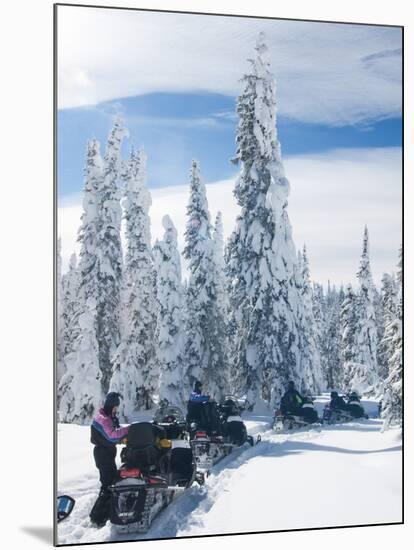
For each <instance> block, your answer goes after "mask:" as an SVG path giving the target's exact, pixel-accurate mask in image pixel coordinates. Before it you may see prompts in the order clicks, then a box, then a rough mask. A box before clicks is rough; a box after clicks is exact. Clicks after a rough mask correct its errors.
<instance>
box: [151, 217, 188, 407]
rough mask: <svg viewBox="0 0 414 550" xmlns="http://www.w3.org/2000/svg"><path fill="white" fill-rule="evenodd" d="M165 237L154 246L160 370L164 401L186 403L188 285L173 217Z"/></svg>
mask: <svg viewBox="0 0 414 550" xmlns="http://www.w3.org/2000/svg"><path fill="white" fill-rule="evenodd" d="M162 224H163V227H164V231H165V232H164V238H163V239H162V240H160V241H157V242H156V244H155V246H154V257H155V265H156V272H157V306H158V307H157V330H156V342H157V345H156V349H157V362H158V369H159V373H160V385H159V399H160V403H162V402H167V403H169V404H170V405H177V406H180V407H181V406H182V405H183V403H184V401H185V393H184V390H185V387H184V384H183V379H184V375H185V372H186V369H185V364H184V359H185V357H184V353H185V350H184V345H185V327H184V319H185V318H184V306H185V301H184V288H183V285H182V281H181V262H180V254H179V252H178V248H177V231H176V229H175V227H174V224H173V222H172V221H171V218H170V217H169V216H164V217H163V220H162Z"/></svg>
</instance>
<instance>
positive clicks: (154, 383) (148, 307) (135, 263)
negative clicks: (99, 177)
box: [110, 150, 158, 418]
mask: <svg viewBox="0 0 414 550" xmlns="http://www.w3.org/2000/svg"><path fill="white" fill-rule="evenodd" d="M123 177H124V179H125V185H126V189H125V193H126V196H125V200H124V208H125V218H126V241H127V252H126V258H125V267H124V276H123V292H122V296H123V308H122V309H123V315H124V319H123V322H122V323H121V327H122V341H121V344H120V346H119V347H118V350H117V352H116V355H115V358H114V371H113V375H112V379H111V384H110V389H111V391H117V392H119V393H121V395H122V396H123V400H122V403H121V406H122V410H121V414H122V415H123V416H124V418H128V417H130V415H131V414H132V413H133V411H134V410H135V409H137V408H138V409H142V408H145V409H148V408H150V407H151V406H152V404H153V401H154V394H155V393H156V391H157V389H158V373H157V370H156V363H155V347H154V338H155V323H156V303H155V286H154V285H155V272H154V260H153V256H152V250H151V232H150V219H149V208H150V206H151V195H150V192H149V191H148V189H147V188H146V155H145V153H144V152H143V151H139V152H138V153H135V152H134V151H133V150H132V152H131V156H130V159H129V162H128V163H127V164H126V166H125V171H124V174H123Z"/></svg>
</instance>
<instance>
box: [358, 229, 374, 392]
mask: <svg viewBox="0 0 414 550" xmlns="http://www.w3.org/2000/svg"><path fill="white" fill-rule="evenodd" d="M357 277H358V280H359V285H360V289H359V294H358V299H357V315H358V329H357V332H358V336H357V350H358V357H357V362H356V364H355V365H354V372H353V377H352V385H353V389H355V390H358V391H360V392H361V393H362V392H366V391H368V389H370V388H371V389H372V390H373V389H374V387H375V386H376V385H377V383H378V364H377V342H378V334H377V320H376V316H375V305H374V283H373V280H372V275H371V266H370V259H369V239H368V228H367V227H366V226H365V229H364V237H363V244H362V255H361V261H360V266H359V270H358V273H357Z"/></svg>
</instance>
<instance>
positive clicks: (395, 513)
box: [58, 396, 402, 544]
mask: <svg viewBox="0 0 414 550" xmlns="http://www.w3.org/2000/svg"><path fill="white" fill-rule="evenodd" d="M326 400H327V396H321V397H320V398H319V399H318V400H317V406H318V409H319V412H320V413H321V412H322V408H323V405H324V403H325V402H326ZM363 404H364V406H365V408H366V410H367V412H368V413H369V414H370V416H371V417H375V416H376V412H377V407H376V403H374V402H372V401H371V402H370V401H364V402H363ZM270 420H271V418H270V416H266V415H246V416H245V421H246V424H247V427H248V431H249V433H250V434H257V433H261V435H262V442H261V443H260V444H259V445H256V446H255V447H244V448H242V449H238V450H237V451H236V452H234V453H232V454H231V455H229V456H228V457H226V458H225V459H224V460H222V461H221V462H220V463H218V464H217V465H216V466H215V467H214V468H213V470H212V473H211V475H210V476H209V478H208V479H207V481H206V484H205V486H204V487H201V488H200V487H198V486H196V485H195V486H193V487H192V488H191V489H189V490H188V491H187V492H186V493H184V494H183V495H181V496H180V497H178V498H177V499H176V500H175V501H174V502H173V503H172V504H171V505H170V506H169V507H168V508H167V509H166V510H164V511H163V512H162V513H161V514H160V515H159V516H158V517H157V518H156V519H155V521H154V522H153V524H152V526H151V529H150V531H149V532H148V533H147V534H146V535H137V536H135V537H134V536H133V535H128V536H125V537H121V536H119V535H116V534H115V533H114V532H113V530H112V528H111V526H110V524H109V523H107V525H106V526H105V527H103V528H101V529H95V528H93V527H92V526H91V524H90V521H89V517H88V515H89V511H90V509H91V507H92V505H93V503H94V501H95V499H96V496H97V492H98V490H99V482H98V472H97V470H96V468H95V465H94V461H93V457H92V446H91V444H90V443H89V428H88V427H84V426H75V425H68V424H59V432H58V487H59V494H63V493H67V494H70V495H72V496H73V497H74V498H75V499H76V506H75V509H74V511H73V512H72V515H71V516H70V517H69V518H68V519H67V520H65V521H64V522H62V523H61V524H60V525H59V532H58V537H59V543H60V544H65V543H72V544H73V543H84V542H98V541H99V542H100V541H109V540H122V538H124V539H128V540H131V539H132V538H147V539H148V538H149V539H151V538H162V537H176V536H178V537H179V536H188V535H204V534H219V533H242V532H249V531H269V530H283V529H297V528H310V527H329V526H338V525H361V524H375V523H384V522H386V523H390V522H399V521H401V517H402V510H401V505H402V496H401V495H402V472H401V467H402V455H401V436H400V432H399V431H394V430H390V431H388V432H385V433H382V432H381V427H382V422H381V421H380V420H379V419H378V418H370V419H369V420H364V421H360V422H353V423H349V424H344V425H335V426H324V427H322V428H314V429H312V430H310V431H308V432H304V431H302V432H296V433H290V434H275V433H274V432H273V431H272V430H270V429H269V422H270Z"/></svg>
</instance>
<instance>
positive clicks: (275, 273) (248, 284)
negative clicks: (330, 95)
mask: <svg viewBox="0 0 414 550" xmlns="http://www.w3.org/2000/svg"><path fill="white" fill-rule="evenodd" d="M255 51H256V55H255V58H254V59H253V60H250V62H251V70H250V72H249V73H248V74H246V75H245V76H244V78H243V81H244V91H243V92H242V94H241V95H240V96H239V98H238V102H237V113H238V115H239V119H240V120H239V125H238V130H237V137H236V143H237V152H236V157H235V159H234V162H235V163H239V164H240V174H239V177H238V179H237V181H236V185H235V189H234V195H235V197H236V199H237V203H238V205H239V206H240V208H241V214H240V215H239V216H238V219H237V223H236V228H235V230H234V231H233V233H232V236H231V238H230V240H229V243H228V247H227V251H226V259H227V262H226V263H227V274H228V277H229V285H230V288H229V293H230V301H231V308H232V312H233V313H232V315H233V319H232V320H231V326H233V327H234V326H235V327H237V330H236V334H235V337H234V346H233V353H232V363H233V375H234V382H235V386H236V390H237V391H239V392H241V393H243V394H245V395H246V396H247V399H248V401H249V402H250V403H251V405H252V406H254V404H256V403H259V402H260V401H262V400H263V401H264V402H265V403H268V404H269V403H272V404H275V403H276V402H277V401H278V400H279V399H280V396H281V394H282V392H283V391H284V387H285V384H286V383H287V382H288V380H289V379H293V380H294V381H295V382H297V383H300V380H301V374H300V372H299V348H298V323H299V321H298V319H297V316H296V311H297V305H298V303H299V301H300V296H299V293H298V289H297V287H296V283H295V280H294V266H295V264H296V252H295V247H294V244H293V240H292V231H291V226H290V222H289V218H288V214H287V198H288V195H289V182H288V180H287V179H286V177H285V174H284V169H283V165H282V161H281V153H280V144H279V142H278V140H277V135H276V96H275V82H274V78H273V76H272V74H271V72H270V64H269V60H268V54H267V47H266V44H265V42H264V36H263V34H262V33H261V34H260V35H259V38H258V41H257V44H256V48H255Z"/></svg>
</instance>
